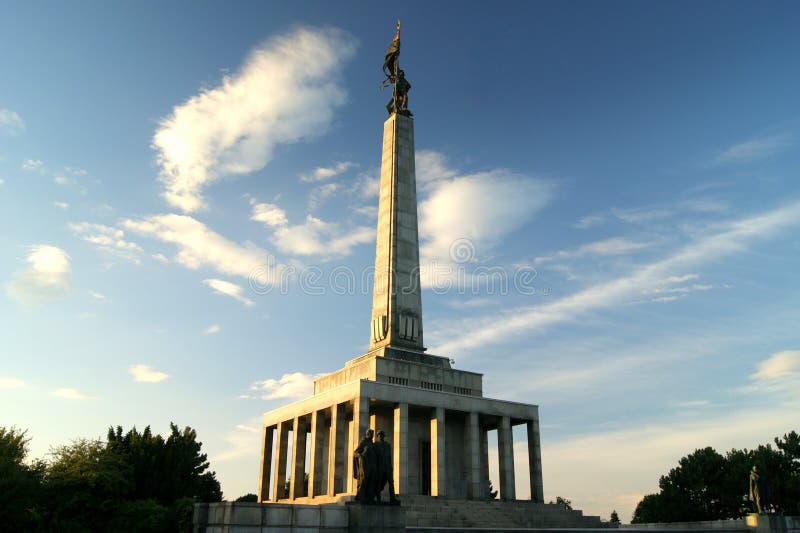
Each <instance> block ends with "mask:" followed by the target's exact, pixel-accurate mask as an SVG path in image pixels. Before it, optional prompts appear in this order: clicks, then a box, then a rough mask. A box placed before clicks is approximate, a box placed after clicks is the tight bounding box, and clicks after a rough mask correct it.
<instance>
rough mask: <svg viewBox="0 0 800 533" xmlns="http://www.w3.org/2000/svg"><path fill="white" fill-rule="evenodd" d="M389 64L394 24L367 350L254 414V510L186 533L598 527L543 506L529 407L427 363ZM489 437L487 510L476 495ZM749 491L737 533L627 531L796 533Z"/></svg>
mask: <svg viewBox="0 0 800 533" xmlns="http://www.w3.org/2000/svg"><path fill="white" fill-rule="evenodd" d="M399 56H400V22H399V21H398V23H397V32H396V33H395V36H394V39H393V40H392V42H391V44H390V46H389V49H388V50H387V52H386V56H385V59H384V64H383V71H384V74H385V80H384V81H383V83H382V84H381V87H382V88H384V87H388V86H391V87H392V97H391V100H390V101H389V103H388V104H387V106H386V109H387V111H388V113H389V117H388V118H387V119H386V121H385V122H384V125H383V145H382V146H383V149H382V157H381V173H380V192H379V203H378V227H377V239H376V246H375V271H374V272H375V274H374V286H373V294H372V316H371V321H370V324H369V332H370V336H369V349H368V351H367V352H366V353H365V354H363V355H360V356H358V357H356V358H354V359H351V360H349V361H347V362H346V363H345V365H344V367H343V368H341V369H340V370H337V371H335V372H332V373H330V374H327V375H324V376H322V377H320V378H319V379H317V380H316V381H315V382H314V393H313V396H311V397H310V398H307V399H305V400H302V401H298V402H295V403H292V404H289V405H286V406H284V407H281V408H279V409H275V410H273V411H270V412H268V413H266V414H264V418H263V426H262V445H261V455H260V467H259V472H258V488H257V491H258V495H257V503H244V502H233V503H231V502H222V503H211V504H208V503H206V504H197V505H196V506H195V516H194V531H195V532H196V533H234V532H237V533H257V532H258V533H267V532H283V533H300V532H303V533H309V532H312V531H314V532H316V531H326V532H331V533H333V532H338V533H344V532H348V531H349V532H369V531H375V532H378V531H386V532H392V533H400V532H403V531H420V532H422V531H426V532H430V533H434V532H439V531H450V532H453V531H481V532H483V531H487V532H488V531H508V530H513V531H541V530H552V529H562V530H563V529H569V530H571V531H573V532H575V531H581V530H591V529H594V528H599V527H603V526H605V527H609V524H607V523H603V522H601V521H600V519H599V517H594V516H583V514H582V513H581V512H580V511H575V510H571V509H568V508H566V507H564V506H561V505H559V504H545V503H544V495H543V487H542V465H541V450H540V439H539V410H538V406H536V405H530V404H523V403H517V402H510V401H505V400H499V399H493V398H486V397H484V396H483V376H482V375H481V374H479V373H475V372H469V371H466V370H457V369H454V368H452V366H451V362H450V359H449V358H448V357H442V356H438V355H433V354H429V353H427V350H426V348H425V344H424V342H423V333H424V329H423V320H422V299H421V294H420V293H421V288H420V264H419V234H418V224H417V193H416V175H415V168H414V166H415V162H414V121H413V119H412V113H411V111H410V110H409V108H408V92H409V90H410V89H411V85H410V83H409V82H408V80H407V79H406V78H405V73H404V71H403V70H402V69H400V68H399ZM514 426H524V427H525V428H526V431H527V447H526V449H527V453H528V472H527V474H528V482H529V486H530V499H526V500H517V497H516V479H515V476H516V472H515V469H514V442H513V433H512V428H513V427H514ZM492 430H496V431H497V444H498V446H497V463H498V466H499V483H500V484H499V494H500V500H495V499H494V494H492V495H490V493H489V490H490V480H489V453H490V448H489V445H488V432H489V431H492ZM376 437H377V441H376V440H375V439H376ZM758 481H759V475H758V474H757V471H756V468H755V467H754V468H753V471H752V472H751V474H750V499H751V500H753V501H754V502H755V505H756V508H757V512H756V513H753V514H749V515H748V516H747V517H746V520H728V521H725V520H722V521H714V522H692V523H671V524H639V525H637V526H634V527H635V528H636V529H638V530H640V531H650V532H651V533H652V532H669V531H683V532H688V531H716V532H717V533H728V532H730V533H744V532H751V531H753V532H755V533H761V532H764V533H773V532H781V533H783V532H787V533H788V532H794V531H797V529H795V527H797V526H800V521H799V520H797V519H796V518H795V517H783V516H778V515H775V514H769V513H766V512H764V511H763V510H762V504H763V503H764V502H763V497H762V496H761V492H762V491H761V489H760V485H759V483H758ZM622 527H624V528H625V529H629V530H631V531H633V530H634V529H633V528H632V527H631V526H622ZM639 528H644V529H639Z"/></svg>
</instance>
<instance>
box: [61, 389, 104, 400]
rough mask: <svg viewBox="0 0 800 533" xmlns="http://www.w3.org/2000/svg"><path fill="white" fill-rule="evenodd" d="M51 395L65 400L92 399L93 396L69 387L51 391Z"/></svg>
mask: <svg viewBox="0 0 800 533" xmlns="http://www.w3.org/2000/svg"><path fill="white" fill-rule="evenodd" d="M52 395H53V396H57V397H59V398H65V399H67V400H92V399H93V398H94V397H93V396H89V395H88V394H84V393H82V392H81V391H79V390H76V389H70V388H62V389H56V390H54V391H53V392H52Z"/></svg>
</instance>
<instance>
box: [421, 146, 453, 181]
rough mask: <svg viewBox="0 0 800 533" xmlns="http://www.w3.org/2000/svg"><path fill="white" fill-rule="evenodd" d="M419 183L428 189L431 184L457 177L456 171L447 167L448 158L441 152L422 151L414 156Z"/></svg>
mask: <svg viewBox="0 0 800 533" xmlns="http://www.w3.org/2000/svg"><path fill="white" fill-rule="evenodd" d="M414 167H415V171H416V175H417V183H418V184H419V186H420V188H422V189H424V188H427V187H428V186H429V185H430V184H431V183H434V182H437V181H441V180H446V179H451V178H455V177H456V174H457V173H456V171H455V170H453V169H452V168H450V167H449V166H448V165H447V158H445V156H444V154H442V153H441V152H436V151H434V150H420V151H418V152H417V153H416V154H415V156H414Z"/></svg>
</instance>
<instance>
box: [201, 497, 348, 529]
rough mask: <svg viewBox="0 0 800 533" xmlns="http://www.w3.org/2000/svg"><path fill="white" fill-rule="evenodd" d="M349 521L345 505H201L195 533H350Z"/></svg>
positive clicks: (239, 503)
mask: <svg viewBox="0 0 800 533" xmlns="http://www.w3.org/2000/svg"><path fill="white" fill-rule="evenodd" d="M349 522H350V521H349V518H348V514H347V508H346V507H344V506H342V505H289V504H279V503H277V504H275V503H273V504H261V503H243V502H221V503H198V504H196V505H195V506H194V521H193V523H194V526H193V532H194V533H233V532H234V531H235V532H236V533H261V532H262V528H266V527H268V528H269V531H276V532H281V533H307V532H309V531H324V532H326V533H347V532H348V525H349Z"/></svg>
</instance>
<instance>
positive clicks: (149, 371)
mask: <svg viewBox="0 0 800 533" xmlns="http://www.w3.org/2000/svg"><path fill="white" fill-rule="evenodd" d="M128 373H129V374H130V375H131V376H133V381H138V382H141V383H158V382H159V381H164V380H165V379H167V378H168V377H169V374H165V373H164V372H159V371H158V370H156V369H154V368H153V367H151V366H148V365H131V366H129V367H128Z"/></svg>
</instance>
